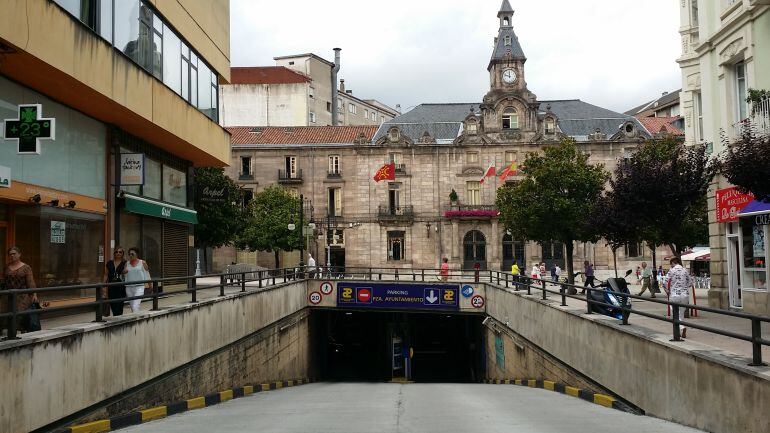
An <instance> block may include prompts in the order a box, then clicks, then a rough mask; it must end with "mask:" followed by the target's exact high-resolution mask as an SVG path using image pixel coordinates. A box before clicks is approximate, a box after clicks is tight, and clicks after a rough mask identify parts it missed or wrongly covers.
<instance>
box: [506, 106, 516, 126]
mask: <svg viewBox="0 0 770 433" xmlns="http://www.w3.org/2000/svg"><path fill="white" fill-rule="evenodd" d="M503 129H519V113H518V112H517V111H516V109H515V108H513V107H508V108H506V109H505V111H503Z"/></svg>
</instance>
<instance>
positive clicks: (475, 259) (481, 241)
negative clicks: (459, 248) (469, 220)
mask: <svg viewBox="0 0 770 433" xmlns="http://www.w3.org/2000/svg"><path fill="white" fill-rule="evenodd" d="M476 264H478V265H479V267H480V269H487V240H486V238H485V237H484V233H481V232H480V231H478V230H471V231H469V232H468V233H466V234H465V238H464V239H463V269H475V267H476Z"/></svg>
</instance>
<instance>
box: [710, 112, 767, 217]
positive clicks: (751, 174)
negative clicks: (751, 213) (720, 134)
mask: <svg viewBox="0 0 770 433" xmlns="http://www.w3.org/2000/svg"><path fill="white" fill-rule="evenodd" d="M722 141H723V142H724V144H725V148H726V149H727V150H726V151H725V155H724V164H723V166H722V174H724V176H725V177H726V178H727V180H728V181H729V182H730V183H731V184H733V185H735V186H737V187H738V190H739V191H741V192H743V193H747V192H751V193H752V194H754V197H756V198H757V200H763V201H768V202H770V137H768V136H767V135H765V136H759V135H757V134H756V132H755V131H754V127H753V126H752V125H750V124H747V125H746V126H745V127H744V128H743V131H742V133H741V138H740V140H739V141H738V142H737V143H733V144H730V143H729V142H728V141H727V139H726V138H723V139H722Z"/></svg>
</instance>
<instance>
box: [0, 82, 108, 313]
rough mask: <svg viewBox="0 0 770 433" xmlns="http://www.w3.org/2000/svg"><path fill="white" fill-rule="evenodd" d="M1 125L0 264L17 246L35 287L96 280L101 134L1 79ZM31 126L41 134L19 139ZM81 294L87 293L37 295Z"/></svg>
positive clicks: (100, 259)
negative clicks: (29, 268) (42, 130)
mask: <svg viewBox="0 0 770 433" xmlns="http://www.w3.org/2000/svg"><path fill="white" fill-rule="evenodd" d="M0 120H4V121H5V122H3V131H2V132H3V134H2V135H0V136H1V137H2V139H0V248H2V249H3V251H2V252H3V261H2V263H1V264H2V265H3V267H4V265H5V260H6V255H5V252H6V251H7V249H8V248H10V247H11V246H12V245H16V246H18V247H19V248H20V249H21V251H22V260H23V261H24V262H25V263H27V264H29V265H30V267H31V268H32V272H33V275H34V278H35V282H36V283H37V285H38V286H39V287H50V286H61V285H74V284H86V283H93V282H98V281H103V279H104V274H103V270H104V261H105V245H106V239H107V236H106V234H107V232H106V227H105V222H106V215H107V211H108V207H107V202H106V201H105V190H106V188H105V179H106V176H105V173H106V165H107V164H106V162H107V156H106V155H107V146H106V143H107V128H106V127H105V125H104V124H102V123H100V122H98V121H96V120H94V119H92V118H90V117H88V116H85V115H83V114H82V113H80V112H78V111H75V110H73V109H71V108H69V107H67V106H65V105H62V104H59V103H57V102H54V101H52V100H50V99H48V98H46V97H45V96H43V95H41V94H39V93H37V92H35V91H32V90H30V89H29V88H27V87H25V86H22V85H19V84H18V83H15V82H13V81H10V80H8V79H6V78H4V77H0ZM23 123H25V124H26V125H24V126H25V127H24V128H22V127H20V125H21V124H23ZM14 127H16V128H17V129H14ZM33 127H34V128H38V127H40V128H45V133H44V134H41V135H39V136H34V137H29V136H27V135H25V131H32V130H33ZM84 167H88V169H84ZM41 296H42V295H41ZM83 296H93V291H92V290H91V291H87V290H72V291H69V292H57V293H54V294H48V295H45V296H42V297H43V298H44V299H45V300H61V299H70V298H79V297H83Z"/></svg>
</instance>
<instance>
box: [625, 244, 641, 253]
mask: <svg viewBox="0 0 770 433" xmlns="http://www.w3.org/2000/svg"><path fill="white" fill-rule="evenodd" d="M641 251H642V248H641V246H640V245H639V244H638V243H636V242H631V243H629V244H626V245H625V253H626V257H639V256H641V255H642V254H641Z"/></svg>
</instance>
